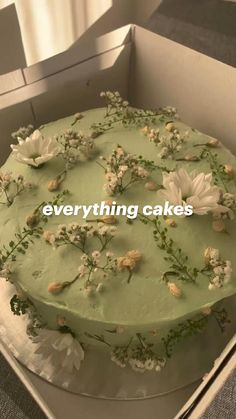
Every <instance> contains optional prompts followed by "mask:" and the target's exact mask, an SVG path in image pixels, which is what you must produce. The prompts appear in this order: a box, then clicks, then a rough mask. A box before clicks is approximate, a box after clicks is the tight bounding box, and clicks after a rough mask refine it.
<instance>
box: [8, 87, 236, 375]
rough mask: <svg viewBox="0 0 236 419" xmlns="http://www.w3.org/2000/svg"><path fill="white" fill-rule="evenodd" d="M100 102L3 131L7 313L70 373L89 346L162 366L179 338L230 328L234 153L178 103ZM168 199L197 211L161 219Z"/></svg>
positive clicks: (145, 365) (139, 367)
mask: <svg viewBox="0 0 236 419" xmlns="http://www.w3.org/2000/svg"><path fill="white" fill-rule="evenodd" d="M101 96H102V97H104V99H105V101H106V107H105V108H99V109H92V110H89V111H86V112H83V113H78V114H75V115H72V116H70V117H66V118H63V119H60V120H58V121H55V122H52V123H48V124H46V125H45V126H42V127H40V128H39V129H38V130H35V131H34V130H33V127H32V126H28V127H26V128H20V129H19V130H18V131H17V132H16V133H13V138H14V140H15V142H16V140H18V144H14V145H12V150H13V151H12V153H11V154H10V156H9V158H8V159H7V161H6V163H5V164H4V165H3V167H2V168H1V175H0V192H1V197H0V198H1V199H0V200H1V205H0V217H1V225H0V243H1V246H0V248H1V253H0V254H1V258H0V261H1V262H0V267H1V273H0V276H1V277H4V278H5V279H6V280H8V281H10V282H11V283H13V284H14V286H15V288H16V293H15V295H14V296H13V297H12V299H11V301H10V307H11V310H12V311H13V313H14V314H16V315H24V314H27V315H28V316H29V326H28V330H27V331H28V334H29V337H30V338H31V339H32V340H33V342H35V344H37V353H38V356H41V357H45V359H46V358H50V359H52V361H53V362H54V361H55V365H57V366H60V368H65V369H66V370H67V371H69V372H70V373H72V372H73V371H74V370H75V371H76V370H79V368H80V365H81V362H82V361H83V360H84V359H86V352H87V351H89V350H90V348H93V349H96V348H97V350H104V351H107V352H108V353H109V355H110V358H111V361H114V362H115V363H116V364H117V365H118V366H120V367H123V368H124V367H127V368H132V369H133V370H134V371H137V372H146V373H148V371H151V370H153V371H156V372H158V371H160V370H161V369H164V368H165V364H166V362H168V358H169V357H171V356H172V355H173V354H174V352H175V349H176V347H177V346H178V344H179V342H184V341H185V340H186V339H188V338H189V336H191V335H196V336H197V338H198V336H200V334H201V332H202V331H203V330H207V328H208V327H209V324H210V323H211V322H216V323H217V324H218V325H219V333H220V332H221V330H223V329H224V328H225V327H227V323H228V322H229V318H228V316H227V298H228V297H230V296H232V295H233V294H235V292H236V282H235V276H234V272H235V270H236V261H235V258H234V254H235V242H236V225H235V218H234V217H235V213H236V197H235V193H236V185H235V169H236V159H235V157H234V156H233V155H232V153H231V152H230V151H229V150H228V149H226V148H225V147H224V146H223V145H222V143H221V142H220V141H219V140H218V139H215V138H212V137H209V136H207V135H205V134H202V133H201V132H199V131H198V130H196V129H193V128H190V127H188V126H187V125H185V124H184V123H183V122H182V121H181V120H180V119H179V117H178V115H177V113H176V110H175V109H174V108H171V107H167V108H162V109H158V110H140V109H135V108H131V107H130V106H129V104H128V102H127V101H125V100H123V99H122V98H121V97H120V95H119V93H118V92H105V93H104V92H103V93H102V94H101ZM166 202H168V203H169V205H172V206H173V205H174V206H175V207H176V206H181V205H182V206H183V208H186V207H187V206H189V208H192V212H193V214H192V215H190V214H189V215H188V214H183V213H179V215H175V214H173V213H171V211H169V212H168V211H167V213H166V214H164V213H162V212H161V208H163V207H164V206H165V205H166ZM94 204H97V206H96V207H93V205H94ZM102 205H103V209H104V212H103V214H101V213H100V212H99V211H100V209H101V206H102ZM147 205H148V211H149V212H148V211H146V212H148V215H145V214H146V212H145V214H144V213H143V211H142V209H143V207H145V206H147ZM83 206H84V207H86V208H89V206H91V208H90V209H91V210H90V212H89V213H88V215H87V218H86V217H85V213H84V212H83ZM118 206H120V212H121V215H117V212H116V210H117V208H118ZM133 206H134V207H133ZM55 207H56V208H57V209H58V213H60V215H56V214H55V213H53V214H52V213H51V212H50V208H55ZM66 207H67V209H66ZM74 208H76V211H75V212H73V214H72V209H74ZM127 208H128V209H129V212H127V211H128V210H127ZM134 208H136V209H137V208H138V211H137V212H136V214H135V213H134ZM92 210H94V211H93V212H92ZM96 211H97V212H96ZM125 211H126V213H125ZM69 214H72V215H69ZM122 214H123V215H122ZM222 301H223V304H222ZM231 320H232V319H231ZM199 338H200V337H199Z"/></svg>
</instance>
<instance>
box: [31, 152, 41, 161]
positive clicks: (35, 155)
mask: <svg viewBox="0 0 236 419" xmlns="http://www.w3.org/2000/svg"><path fill="white" fill-rule="evenodd" d="M37 157H41V155H40V154H36V153H35V154H32V155H31V156H29V158H30V159H33V160H35V159H37Z"/></svg>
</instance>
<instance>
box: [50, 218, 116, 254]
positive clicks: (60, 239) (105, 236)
mask: <svg viewBox="0 0 236 419" xmlns="http://www.w3.org/2000/svg"><path fill="white" fill-rule="evenodd" d="M95 221H96V220H95ZM116 230H117V228H116V227H115V226H108V225H105V224H104V223H103V222H98V223H97V225H96V226H94V225H89V224H88V223H84V224H79V223H70V224H68V225H66V224H60V225H59V226H58V228H57V231H56V232H55V233H53V232H52V231H48V230H46V231H44V233H43V238H44V239H45V241H46V242H48V243H49V244H51V245H52V246H54V247H61V246H65V245H71V246H74V247H76V248H77V249H78V250H80V251H81V252H82V253H85V254H86V253H87V249H86V245H87V242H88V240H89V239H90V238H91V239H92V238H96V239H98V241H99V243H100V245H101V247H100V250H99V251H100V252H103V251H104V250H105V249H106V247H107V245H108V243H110V242H111V240H112V239H113V238H114V236H115V234H116Z"/></svg>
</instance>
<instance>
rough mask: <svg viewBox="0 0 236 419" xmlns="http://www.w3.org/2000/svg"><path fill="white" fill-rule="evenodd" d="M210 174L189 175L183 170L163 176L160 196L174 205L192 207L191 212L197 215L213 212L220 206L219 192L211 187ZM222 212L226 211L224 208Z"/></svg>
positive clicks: (194, 173) (193, 173) (216, 188)
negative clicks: (162, 187)
mask: <svg viewBox="0 0 236 419" xmlns="http://www.w3.org/2000/svg"><path fill="white" fill-rule="evenodd" d="M211 181H212V174H211V173H208V174H205V173H198V174H197V173H196V171H193V172H191V173H188V172H186V170H184V169H179V170H178V171H176V172H170V173H164V174H163V186H164V190H162V191H160V193H161V195H162V196H163V197H164V198H166V199H167V200H168V201H170V202H171V203H172V204H175V205H184V206H185V205H192V207H193V212H194V213H195V214H198V215H204V214H207V213H208V212H209V211H215V210H216V209H218V208H219V207H221V206H220V205H218V201H219V198H220V190H219V188H218V187H217V186H213V185H211ZM221 209H222V210H224V211H227V209H225V207H223V206H222V207H221Z"/></svg>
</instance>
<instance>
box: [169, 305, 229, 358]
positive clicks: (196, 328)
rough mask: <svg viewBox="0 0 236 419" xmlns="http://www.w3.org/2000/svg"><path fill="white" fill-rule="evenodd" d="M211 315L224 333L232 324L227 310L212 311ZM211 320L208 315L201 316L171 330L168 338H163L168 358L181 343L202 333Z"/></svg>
mask: <svg viewBox="0 0 236 419" xmlns="http://www.w3.org/2000/svg"><path fill="white" fill-rule="evenodd" d="M210 314H212V316H213V317H214V318H215V320H216V322H217V324H218V326H219V328H220V330H221V332H223V331H224V330H225V326H226V324H227V323H230V320H229V318H228V314H227V312H226V310H225V309H222V310H218V311H217V310H212V311H211V312H210ZM209 318H210V316H209V315H208V314H200V315H197V316H196V317H195V318H193V319H188V320H186V321H183V322H181V323H179V324H178V325H177V327H175V328H174V329H170V330H169V332H168V334H167V336H166V337H164V338H162V343H163V345H164V349H165V355H166V357H167V358H170V357H171V356H172V354H173V350H174V347H175V346H176V344H178V343H179V342H180V341H182V340H183V339H185V338H188V337H190V336H194V335H197V334H198V333H201V332H202V331H203V330H204V329H205V328H206V326H207V324H208V322H209Z"/></svg>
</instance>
